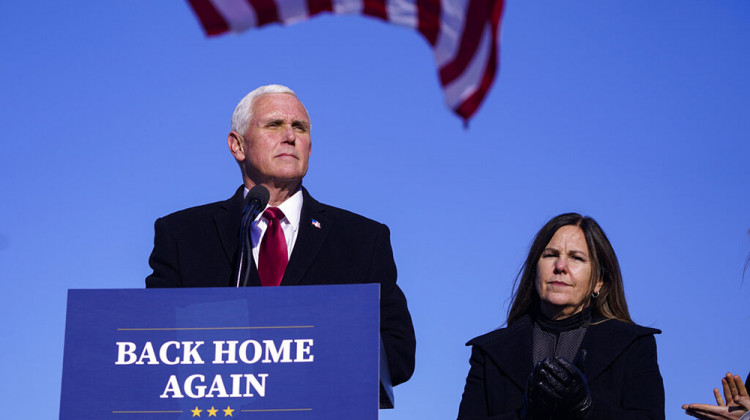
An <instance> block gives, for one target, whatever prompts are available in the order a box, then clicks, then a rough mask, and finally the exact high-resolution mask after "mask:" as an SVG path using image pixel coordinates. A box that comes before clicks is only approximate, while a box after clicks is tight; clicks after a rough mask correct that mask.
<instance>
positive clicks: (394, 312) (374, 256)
mask: <svg viewBox="0 0 750 420" xmlns="http://www.w3.org/2000/svg"><path fill="white" fill-rule="evenodd" d="M302 194H303V204H302V214H301V218H300V226H299V232H298V233H297V240H296V243H295V245H294V249H293V250H292V254H291V256H290V258H289V264H288V265H287V268H286V271H285V272H284V277H283V279H282V281H281V285H282V286H285V285H287V286H288V285H313V284H355V283H379V284H380V333H381V337H382V339H383V346H384V347H385V351H386V354H387V357H388V365H389V368H390V373H391V382H392V383H393V385H397V384H399V383H402V382H405V381H406V380H408V379H409V378H410V377H411V375H412V373H413V372H414V353H415V347H416V339H415V337H414V327H413V326H412V321H411V316H410V315H409V309H408V308H407V305H406V298H405V297H404V294H403V292H401V289H400V288H399V287H398V285H396V265H395V263H394V261H393V251H392V250H391V243H390V231H389V230H388V227H387V226H385V225H383V224H381V223H378V222H375V221H373V220H370V219H367V218H365V217H362V216H359V215H357V214H354V213H351V212H348V211H346V210H342V209H338V208H336V207H331V206H328V205H325V204H321V203H319V202H317V201H316V200H315V199H314V198H312V197H311V196H310V194H309V193H308V192H307V190H306V189H304V188H303V189H302ZM243 205H244V200H243V187H240V188H238V189H237V192H236V193H235V194H234V195H233V196H232V198H230V199H229V200H226V201H221V202H217V203H212V204H206V205H203V206H199V207H193V208H189V209H186V210H182V211H178V212H176V213H172V214H170V215H168V216H165V217H162V218H160V219H157V220H156V223H154V229H155V235H154V249H153V251H152V252H151V257H150V258H149V265H150V266H151V268H152V269H153V273H152V274H151V275H150V276H148V277H147V278H146V287H226V286H229V287H233V286H235V285H236V273H235V266H236V265H237V264H236V261H237V249H238V247H239V231H240V223H241V217H242V207H243ZM313 220H316V221H317V222H318V223H319V226H320V227H316V226H315V225H313ZM250 266H251V270H252V271H251V273H250V279H249V285H251V286H260V278H259V277H258V270H257V268H256V267H255V264H254V263H253V264H250Z"/></svg>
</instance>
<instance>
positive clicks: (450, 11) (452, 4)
mask: <svg viewBox="0 0 750 420" xmlns="http://www.w3.org/2000/svg"><path fill="white" fill-rule="evenodd" d="M468 1H469V0H440V7H441V13H440V32H439V33H438V39H437V42H436V43H435V49H434V54H435V62H436V63H437V66H438V68H442V67H443V66H444V65H445V64H446V63H449V62H451V61H453V59H454V58H455V57H456V54H458V47H459V45H461V36H462V35H463V33H464V21H465V20H466V9H467V8H468Z"/></svg>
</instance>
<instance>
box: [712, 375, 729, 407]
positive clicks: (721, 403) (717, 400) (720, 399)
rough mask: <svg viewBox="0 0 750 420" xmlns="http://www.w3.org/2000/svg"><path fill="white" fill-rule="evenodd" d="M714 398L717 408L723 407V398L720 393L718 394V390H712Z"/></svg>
mask: <svg viewBox="0 0 750 420" xmlns="http://www.w3.org/2000/svg"><path fill="white" fill-rule="evenodd" d="M721 382H722V383H724V379H722V380H721ZM714 398H716V405H718V406H724V405H726V404H724V398H721V392H719V388H714Z"/></svg>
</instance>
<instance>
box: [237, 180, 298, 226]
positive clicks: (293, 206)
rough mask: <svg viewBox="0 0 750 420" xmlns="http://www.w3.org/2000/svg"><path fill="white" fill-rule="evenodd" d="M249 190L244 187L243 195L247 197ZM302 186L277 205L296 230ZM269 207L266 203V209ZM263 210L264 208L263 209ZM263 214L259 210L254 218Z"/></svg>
mask: <svg viewBox="0 0 750 420" xmlns="http://www.w3.org/2000/svg"><path fill="white" fill-rule="evenodd" d="M248 192H250V190H248V189H247V187H245V192H244V195H243V197H247V193H248ZM302 201H303V199H302V188H300V189H298V190H297V192H296V193H294V194H292V196H291V197H289V198H287V199H286V200H285V201H284V202H283V203H281V204H280V205H279V206H278V207H279V209H281V211H282V212H284V217H285V218H286V219H287V220H288V221H289V224H290V225H292V226H293V227H294V230H297V228H298V227H299V221H300V219H301V218H302ZM268 207H270V206H269V205H266V209H267V208H268ZM263 210H265V209H263ZM262 215H263V212H260V214H259V215H258V217H257V218H256V219H255V220H256V221H258V220H259V219H260V218H261V216H262Z"/></svg>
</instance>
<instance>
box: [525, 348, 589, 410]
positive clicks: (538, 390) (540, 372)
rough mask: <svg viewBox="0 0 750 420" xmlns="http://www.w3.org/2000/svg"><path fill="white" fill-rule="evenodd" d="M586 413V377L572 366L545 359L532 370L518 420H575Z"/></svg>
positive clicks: (559, 359) (560, 361)
mask: <svg viewBox="0 0 750 420" xmlns="http://www.w3.org/2000/svg"><path fill="white" fill-rule="evenodd" d="M590 411H591V393H590V392H589V387H588V383H587V382H586V377H585V376H583V373H581V371H580V370H578V368H576V367H575V366H573V364H572V363H570V362H569V361H567V360H565V359H562V358H554V359H550V358H547V359H544V360H542V361H541V362H539V363H538V364H537V365H536V366H535V367H534V370H533V371H532V372H531V374H530V375H529V380H528V382H527V383H526V393H525V394H524V401H523V408H522V409H521V419H522V420H547V419H570V420H579V419H585V418H586V417H588V415H589V412H590Z"/></svg>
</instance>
